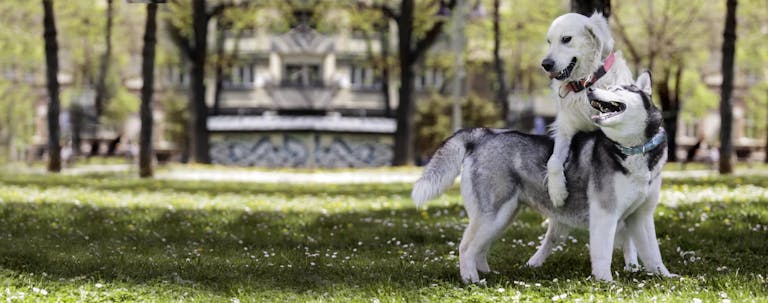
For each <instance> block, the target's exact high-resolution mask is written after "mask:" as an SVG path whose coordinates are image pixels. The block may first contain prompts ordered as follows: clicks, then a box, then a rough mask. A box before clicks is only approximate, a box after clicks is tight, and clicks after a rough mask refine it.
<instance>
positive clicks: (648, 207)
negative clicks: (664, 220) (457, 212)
mask: <svg viewBox="0 0 768 303" xmlns="http://www.w3.org/2000/svg"><path fill="white" fill-rule="evenodd" d="M650 93H651V79H650V74H648V73H644V74H642V75H641V76H640V77H638V80H637V81H636V82H635V83H634V84H630V85H625V86H613V87H610V88H608V89H590V91H589V92H588V95H589V101H588V102H589V104H590V106H591V108H592V109H593V114H592V116H591V119H592V121H593V122H594V123H595V125H596V126H597V127H598V128H599V130H597V131H593V132H588V133H578V134H577V135H575V136H574V138H573V141H572V143H571V145H570V146H571V149H570V152H569V155H568V159H569V160H568V161H567V163H566V164H565V173H566V176H567V178H568V180H570V182H568V191H569V192H570V195H569V196H568V198H567V203H566V204H565V205H564V206H562V207H555V206H553V205H552V203H551V202H550V201H549V198H548V197H549V196H548V194H547V187H546V181H545V175H546V163H547V159H548V158H549V157H550V155H551V154H552V149H553V145H554V142H553V139H552V138H550V137H548V136H536V135H528V134H523V133H519V132H516V131H506V130H494V129H488V128H473V129H464V130H460V131H458V132H456V133H455V134H454V135H453V136H451V137H450V138H448V139H447V140H446V141H444V142H443V145H442V146H441V147H440V148H439V149H438V150H437V152H435V155H434V157H433V158H432V160H431V161H430V162H429V164H428V165H427V166H426V168H425V169H424V175H423V176H422V177H421V178H420V179H419V180H418V181H417V182H416V184H415V185H414V188H413V192H412V194H411V196H412V198H413V200H414V201H415V202H416V205H417V206H421V205H422V204H424V203H425V202H426V201H428V200H430V199H433V198H435V197H437V196H438V195H440V194H441V193H442V192H444V191H445V190H446V189H447V188H448V187H450V186H451V184H453V181H454V179H455V178H456V176H457V175H459V173H460V172H461V196H462V199H463V201H464V207H465V209H466V211H467V214H468V216H469V225H468V226H467V228H466V230H465V231H464V236H463V237H462V240H461V245H460V246H459V260H460V261H459V262H460V266H459V267H460V270H461V277H462V279H463V280H464V281H465V282H478V281H479V275H478V271H481V272H488V271H490V268H489V267H488V261H487V254H488V250H489V248H490V246H491V242H492V241H494V240H495V239H496V238H498V237H499V236H500V235H501V234H502V232H504V230H505V229H506V228H507V226H508V225H509V223H510V222H511V220H512V218H513V217H514V215H515V214H516V213H517V212H518V210H519V209H520V206H522V205H527V206H529V207H531V208H532V209H534V210H536V211H538V212H540V213H541V214H543V215H545V216H546V217H548V218H549V225H548V228H547V233H546V236H545V237H544V240H543V242H542V245H541V246H540V247H539V249H538V251H537V252H536V254H535V255H534V256H533V257H532V258H531V259H530V260H529V261H528V265H530V266H540V265H541V264H542V263H543V262H544V260H545V259H546V257H547V256H548V255H549V253H550V251H551V249H552V247H553V246H554V245H555V244H556V243H557V242H558V241H559V240H560V239H562V238H564V237H565V236H567V234H568V232H569V231H570V230H571V228H574V227H576V228H587V229H589V250H590V257H591V262H592V275H593V276H594V277H595V278H596V279H598V280H605V281H610V280H612V276H611V257H612V252H613V247H614V244H615V243H614V240H615V239H616V242H621V243H623V247H624V257H625V262H626V263H627V265H628V266H636V265H637V255H635V247H636V249H637V250H636V252H637V254H639V256H640V260H641V261H642V262H643V265H644V266H645V269H646V270H647V271H648V272H652V273H657V274H661V275H663V276H673V275H672V274H670V272H669V271H668V270H667V268H666V267H665V266H664V263H663V262H662V260H661V253H660V252H659V245H658V243H657V242H656V231H655V228H654V222H653V212H654V209H655V208H656V204H657V203H658V201H659V190H660V187H661V169H662V166H663V165H664V163H665V161H666V159H667V148H666V140H665V139H666V135H665V133H664V129H663V128H662V127H661V122H662V117H661V113H660V111H659V110H658V109H657V108H656V107H655V106H654V105H653V102H652V101H651V99H650ZM462 168H463V169H462Z"/></svg>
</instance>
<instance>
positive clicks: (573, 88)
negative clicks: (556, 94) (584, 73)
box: [565, 52, 616, 95]
mask: <svg viewBox="0 0 768 303" xmlns="http://www.w3.org/2000/svg"><path fill="white" fill-rule="evenodd" d="M615 60H616V57H615V56H614V53H613V52H611V54H610V55H608V58H605V61H604V62H603V65H602V66H600V67H598V68H597V70H596V71H595V72H594V73H592V74H591V75H589V77H587V78H586V79H581V80H576V81H571V82H568V83H566V84H565V90H566V95H567V94H568V93H567V92H574V93H578V92H580V91H583V90H584V89H586V88H588V87H590V86H592V85H594V84H595V82H597V80H598V79H600V78H601V77H602V76H604V75H605V74H606V73H608V71H609V70H610V69H611V66H613V62H614V61H615Z"/></svg>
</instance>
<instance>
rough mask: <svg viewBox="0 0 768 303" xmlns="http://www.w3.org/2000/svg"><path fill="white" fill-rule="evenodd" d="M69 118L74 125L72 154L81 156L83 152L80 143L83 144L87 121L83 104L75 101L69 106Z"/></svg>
mask: <svg viewBox="0 0 768 303" xmlns="http://www.w3.org/2000/svg"><path fill="white" fill-rule="evenodd" d="M69 119H70V121H71V122H70V123H71V125H72V155H74V156H75V157H79V156H80V155H81V154H82V151H81V150H80V145H82V138H81V135H82V132H83V121H85V112H84V110H83V106H82V105H80V104H79V103H77V102H73V103H72V105H70V106H69Z"/></svg>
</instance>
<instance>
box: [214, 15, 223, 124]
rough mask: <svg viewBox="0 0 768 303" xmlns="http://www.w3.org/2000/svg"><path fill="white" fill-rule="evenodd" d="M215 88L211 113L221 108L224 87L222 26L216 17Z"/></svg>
mask: <svg viewBox="0 0 768 303" xmlns="http://www.w3.org/2000/svg"><path fill="white" fill-rule="evenodd" d="M215 77H216V88H215V90H214V93H213V94H214V95H213V115H218V114H219V109H221V90H222V89H223V88H224V26H223V25H222V22H221V17H219V18H216V76H215Z"/></svg>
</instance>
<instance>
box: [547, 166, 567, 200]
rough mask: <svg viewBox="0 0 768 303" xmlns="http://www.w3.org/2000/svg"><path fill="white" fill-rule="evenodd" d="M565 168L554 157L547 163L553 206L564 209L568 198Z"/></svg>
mask: <svg viewBox="0 0 768 303" xmlns="http://www.w3.org/2000/svg"><path fill="white" fill-rule="evenodd" d="M565 182H566V181H565V172H564V171H563V166H562V165H561V164H560V163H559V161H557V160H556V159H555V158H554V157H552V158H550V159H549V161H548V162H547V192H548V193H549V199H550V201H552V205H554V206H555V207H562V206H563V205H565V199H567V198H568V189H567V187H566V184H565Z"/></svg>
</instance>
